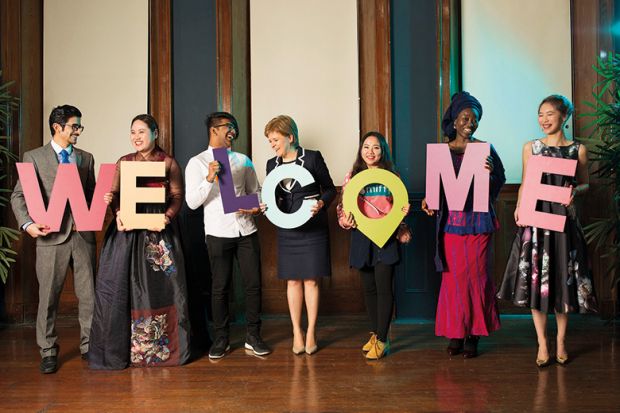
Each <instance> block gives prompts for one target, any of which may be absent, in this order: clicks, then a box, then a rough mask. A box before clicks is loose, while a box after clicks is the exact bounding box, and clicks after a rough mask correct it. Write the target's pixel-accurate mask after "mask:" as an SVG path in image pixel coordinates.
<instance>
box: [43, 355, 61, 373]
mask: <svg viewBox="0 0 620 413" xmlns="http://www.w3.org/2000/svg"><path fill="white" fill-rule="evenodd" d="M39 370H40V371H41V373H43V374H51V373H56V370H58V356H47V357H43V359H42V360H41V364H40V365H39Z"/></svg>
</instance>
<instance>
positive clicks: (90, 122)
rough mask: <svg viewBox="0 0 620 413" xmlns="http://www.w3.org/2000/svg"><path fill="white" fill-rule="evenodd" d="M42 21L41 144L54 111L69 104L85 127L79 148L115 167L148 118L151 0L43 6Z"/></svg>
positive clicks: (49, 1)
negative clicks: (135, 124) (142, 116)
mask: <svg viewBox="0 0 620 413" xmlns="http://www.w3.org/2000/svg"><path fill="white" fill-rule="evenodd" d="M43 13H44V14H43V16H44V23H43V26H44V33H43V50H44V57H43V59H44V60H43V113H44V116H45V118H44V122H43V123H44V128H43V143H46V142H48V141H49V140H50V139H51V136H50V131H49V127H48V118H49V114H50V111H51V110H52V108H53V107H55V106H58V105H62V104H65V103H67V104H71V105H74V106H77V107H78V108H79V109H80V111H81V112H82V115H83V116H82V124H83V125H84V126H85V130H84V132H83V133H82V135H81V136H80V138H79V140H78V144H77V145H78V146H79V147H80V148H82V149H84V150H87V151H89V152H91V153H93V154H94V156H95V160H96V161H97V164H99V163H114V162H116V160H117V159H118V158H119V157H120V156H122V155H124V154H126V153H129V152H131V151H132V147H131V145H130V144H129V127H130V124H129V123H130V122H131V119H132V118H133V117H134V116H135V115H137V114H139V113H145V112H146V111H147V99H148V97H147V93H148V0H131V1H123V0H106V1H99V0H45V2H44V12H43ZM97 169H98V167H97ZM96 172H98V171H96Z"/></svg>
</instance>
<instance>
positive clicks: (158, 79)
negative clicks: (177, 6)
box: [149, 0, 174, 155]
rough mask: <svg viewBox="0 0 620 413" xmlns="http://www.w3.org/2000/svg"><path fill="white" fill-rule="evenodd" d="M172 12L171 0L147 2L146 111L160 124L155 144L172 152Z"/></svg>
mask: <svg viewBox="0 0 620 413" xmlns="http://www.w3.org/2000/svg"><path fill="white" fill-rule="evenodd" d="M171 24H172V14H171V4H170V0H150V1H149V112H150V113H151V114H152V115H153V116H154V117H155V119H157V124H158V125H159V138H158V143H159V146H161V148H162V149H163V150H164V151H166V152H168V153H169V154H170V155H174V145H173V144H172V143H173V136H172V131H173V129H172V63H171V53H172V27H171Z"/></svg>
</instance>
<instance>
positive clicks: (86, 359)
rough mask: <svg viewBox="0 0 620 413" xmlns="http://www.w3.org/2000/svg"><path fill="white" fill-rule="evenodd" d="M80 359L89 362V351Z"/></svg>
mask: <svg viewBox="0 0 620 413" xmlns="http://www.w3.org/2000/svg"><path fill="white" fill-rule="evenodd" d="M80 357H81V358H82V360H84V361H88V351H87V352H86V353H82V355H80Z"/></svg>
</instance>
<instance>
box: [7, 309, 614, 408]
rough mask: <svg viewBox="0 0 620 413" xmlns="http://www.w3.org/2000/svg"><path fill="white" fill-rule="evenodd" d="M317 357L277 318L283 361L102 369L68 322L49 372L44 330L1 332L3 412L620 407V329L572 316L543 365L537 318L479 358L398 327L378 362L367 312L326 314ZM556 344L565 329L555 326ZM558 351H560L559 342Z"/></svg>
mask: <svg viewBox="0 0 620 413" xmlns="http://www.w3.org/2000/svg"><path fill="white" fill-rule="evenodd" d="M319 327H320V330H319V337H318V338H319V344H320V347H321V349H320V350H319V352H318V353H316V354H314V355H312V356H307V355H302V356H295V355H294V354H293V353H292V352H291V349H290V348H291V345H292V344H291V338H290V330H289V322H288V319H286V318H267V319H266V320H265V321H264V322H263V336H264V338H265V340H266V341H267V342H268V343H269V344H270V345H271V346H272V347H273V349H274V352H273V354H271V355H269V356H267V357H264V358H260V357H255V356H253V355H251V354H248V353H246V351H245V350H244V349H243V337H242V336H243V327H241V326H235V327H234V328H233V332H232V334H231V336H232V340H231V344H232V346H233V351H232V352H231V353H230V354H229V355H227V356H226V357H225V358H223V359H221V360H219V361H217V362H213V361H210V360H209V359H208V358H207V357H206V356H203V357H201V358H198V359H197V360H195V361H193V362H191V363H189V364H187V365H185V366H182V367H175V368H128V369H126V370H123V371H91V370H89V369H88V367H87V364H86V363H85V362H83V361H82V360H81V359H80V354H79V350H78V338H79V334H78V327H77V322H76V321H75V320H72V319H65V320H59V322H58V333H59V337H60V339H59V341H60V346H61V349H60V363H61V365H60V369H59V371H58V372H57V373H56V374H49V375H42V374H40V373H39V371H38V365H39V356H38V350H37V347H36V344H35V332H34V327H33V326H10V327H8V328H5V329H4V330H2V331H0V411H10V412H461V411H462V412H513V411H514V412H618V411H620V345H619V341H620V333H619V331H620V330H619V329H618V324H617V322H616V323H613V322H612V323H609V322H604V321H602V320H600V319H598V318H596V317H586V316H574V317H571V318H570V321H569V336H568V341H567V346H568V349H569V352H570V356H571V362H570V363H569V364H568V365H566V366H559V365H557V364H553V365H551V366H549V367H547V368H545V369H539V368H537V367H536V365H535V364H534V359H535V356H536V345H535V334H534V329H533V325H532V323H531V319H530V318H529V317H526V316H508V317H504V318H502V329H501V330H500V331H498V332H496V333H494V334H493V335H492V336H491V337H489V338H486V339H485V338H483V339H482V340H481V342H480V352H481V354H480V356H479V357H478V358H475V359H468V360H465V359H463V358H462V357H461V356H455V357H452V358H450V357H449V356H448V355H447V354H446V352H445V347H446V344H447V343H446V341H445V340H444V339H443V338H438V337H435V336H434V325H433V323H430V322H416V321H411V322H398V323H396V324H394V325H393V327H392V330H391V332H390V337H391V341H392V353H391V354H390V355H389V356H387V357H385V358H384V359H381V360H379V361H367V360H366V359H365V358H364V357H363V356H362V353H361V350H360V348H361V345H362V344H363V343H364V342H365V341H366V339H367V337H368V336H367V332H366V322H365V318H363V317H323V318H321V319H320V325H319ZM550 327H551V329H550V337H551V336H553V334H554V331H555V329H554V323H553V320H550ZM551 342H552V347H553V346H554V345H553V340H551Z"/></svg>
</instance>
